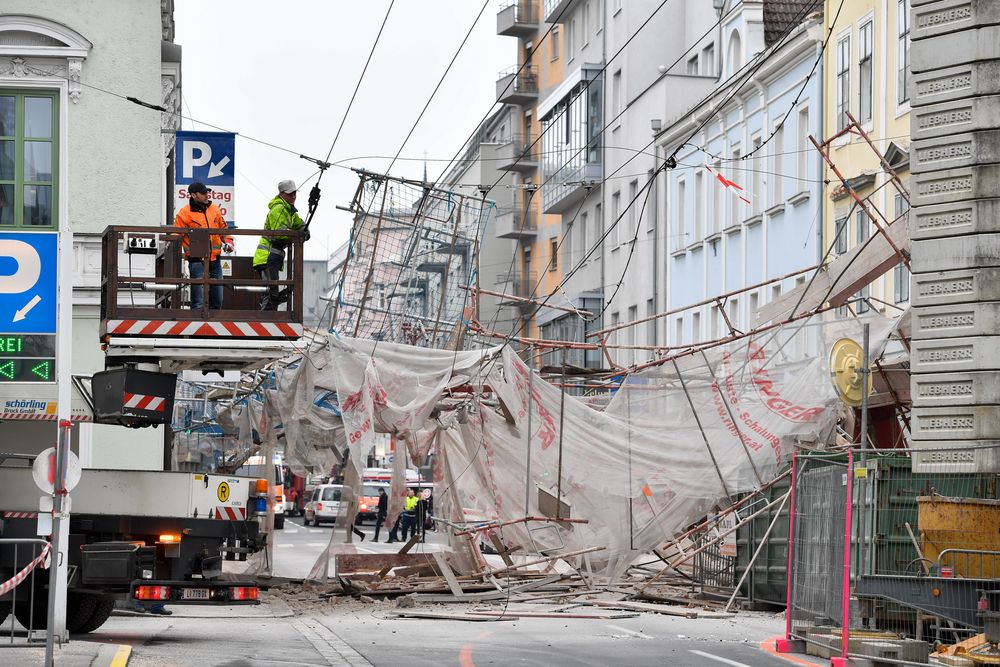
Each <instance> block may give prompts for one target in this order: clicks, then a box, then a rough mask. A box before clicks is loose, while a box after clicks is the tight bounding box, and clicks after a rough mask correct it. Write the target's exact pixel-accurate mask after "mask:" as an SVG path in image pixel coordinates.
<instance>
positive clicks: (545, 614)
mask: <svg viewBox="0 0 1000 667" xmlns="http://www.w3.org/2000/svg"><path fill="white" fill-rule="evenodd" d="M468 613H469V614H470V615H472V616H492V617H494V618H495V617H497V616H499V614H498V613H497V612H496V611H488V610H482V611H480V610H473V611H470V612H468ZM507 613H512V614H516V615H517V616H519V617H520V618H592V619H615V618H635V617H636V616H638V615H639V614H638V612H634V611H620V612H610V613H607V614H598V613H595V614H583V613H579V612H559V611H514V612H507Z"/></svg>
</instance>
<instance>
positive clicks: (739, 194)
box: [705, 164, 750, 206]
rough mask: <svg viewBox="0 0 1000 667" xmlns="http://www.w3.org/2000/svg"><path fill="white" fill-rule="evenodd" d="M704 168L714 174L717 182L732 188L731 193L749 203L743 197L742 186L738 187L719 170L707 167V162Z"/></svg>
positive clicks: (748, 201) (748, 203)
mask: <svg viewBox="0 0 1000 667" xmlns="http://www.w3.org/2000/svg"><path fill="white" fill-rule="evenodd" d="M705 169H707V170H708V172H709V173H710V174H713V175H714V176H715V178H716V180H718V181H719V183H722V185H723V186H725V187H726V188H728V189H730V190H732V191H733V194H734V195H736V196H737V197H739V198H740V199H742V200H743V202H744V203H745V204H747V205H748V206H749V205H750V200H749V199H747V198H746V197H744V196H743V194H742V193H743V192H745V190H744V189H743V188H742V187H740V186H739V185H738V184H736V183H733V182H732V181H731V180H729V179H728V178H726V177H725V176H723V175H722V174H720V173H719V172H717V171H715V170H714V169H712V168H711V167H709V166H708V165H707V164H706V165H705Z"/></svg>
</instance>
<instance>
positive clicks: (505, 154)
mask: <svg viewBox="0 0 1000 667" xmlns="http://www.w3.org/2000/svg"><path fill="white" fill-rule="evenodd" d="M532 144H534V145H532ZM496 165H497V169H499V170H500V171H517V172H521V173H526V172H532V171H535V170H536V169H538V144H536V143H535V138H534V137H532V136H530V135H518V134H515V135H514V136H512V137H511V138H510V139H509V140H508V141H507V143H505V144H503V145H501V146H498V147H497V149H496Z"/></svg>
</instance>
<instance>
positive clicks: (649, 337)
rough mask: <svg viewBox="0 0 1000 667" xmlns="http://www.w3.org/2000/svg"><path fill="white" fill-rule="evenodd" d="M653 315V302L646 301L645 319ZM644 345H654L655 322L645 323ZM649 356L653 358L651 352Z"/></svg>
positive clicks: (650, 300) (654, 310)
mask: <svg viewBox="0 0 1000 667" xmlns="http://www.w3.org/2000/svg"><path fill="white" fill-rule="evenodd" d="M655 314H656V307H655V306H654V305H653V300H652V299H646V317H652V316H653V315H655ZM646 345H656V320H649V321H648V322H646ZM649 356H650V358H652V357H653V353H652V351H650V353H649Z"/></svg>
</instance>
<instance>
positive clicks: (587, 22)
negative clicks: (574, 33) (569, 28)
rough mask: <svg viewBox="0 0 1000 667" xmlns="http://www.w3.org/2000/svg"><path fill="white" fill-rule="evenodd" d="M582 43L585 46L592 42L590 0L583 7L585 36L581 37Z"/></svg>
mask: <svg viewBox="0 0 1000 667" xmlns="http://www.w3.org/2000/svg"><path fill="white" fill-rule="evenodd" d="M580 41H581V42H582V43H583V45H584V46H586V45H587V43H588V42H589V41H590V0H587V4H585V5H584V6H583V34H582V35H580Z"/></svg>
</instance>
